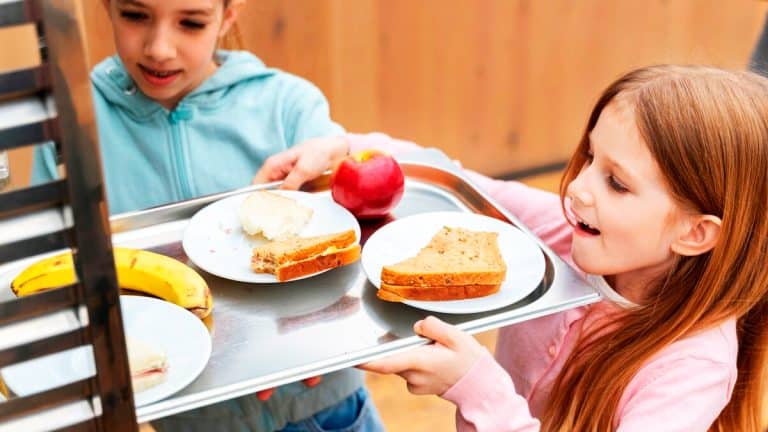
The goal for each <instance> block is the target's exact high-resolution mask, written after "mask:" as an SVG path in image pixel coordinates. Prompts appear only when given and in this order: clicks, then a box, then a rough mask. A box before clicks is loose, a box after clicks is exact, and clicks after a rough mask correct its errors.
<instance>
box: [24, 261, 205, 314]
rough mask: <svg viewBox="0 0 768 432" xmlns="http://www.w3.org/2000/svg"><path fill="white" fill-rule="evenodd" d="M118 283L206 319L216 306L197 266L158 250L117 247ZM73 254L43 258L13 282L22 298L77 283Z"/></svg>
mask: <svg viewBox="0 0 768 432" xmlns="http://www.w3.org/2000/svg"><path fill="white" fill-rule="evenodd" d="M114 255H115V268H116V269H117V283H118V285H120V287H121V288H126V289H130V290H134V291H139V292H143V293H147V294H151V295H153V296H156V297H160V298H161V299H163V300H167V301H169V302H172V303H176V304H177V305H179V306H181V307H183V308H186V309H188V310H189V311H190V312H192V313H194V314H195V315H197V316H198V317H200V318H205V317H206V316H208V315H209V314H210V313H211V310H212V309H213V296H211V291H210V289H208V284H206V283H205V280H204V279H203V278H202V276H200V275H199V274H198V273H197V272H196V271H195V270H194V269H192V268H191V267H189V266H187V265H186V264H184V263H182V262H181V261H179V260H176V259H174V258H171V257H169V256H166V255H161V254H158V253H154V252H150V251H146V250H140V249H129V248H121V247H116V248H114ZM75 281H76V276H75V270H74V263H73V262H72V254H71V253H69V252H66V253H63V254H60V255H56V256H52V257H49V258H45V259H43V260H40V261H38V262H36V263H34V264H32V265H30V266H29V267H27V268H26V269H24V271H22V272H21V273H20V274H19V275H18V276H16V278H15V279H13V281H12V282H11V289H12V290H13V292H14V293H15V294H16V295H17V296H19V297H21V296H25V295H29V294H34V293H36V292H40V291H44V290H47V289H51V288H56V287H60V286H64V285H69V284H72V283H75Z"/></svg>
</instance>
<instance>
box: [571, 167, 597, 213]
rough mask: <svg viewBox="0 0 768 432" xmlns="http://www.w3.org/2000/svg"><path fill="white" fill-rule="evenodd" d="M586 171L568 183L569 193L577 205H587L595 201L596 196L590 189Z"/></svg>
mask: <svg viewBox="0 0 768 432" xmlns="http://www.w3.org/2000/svg"><path fill="white" fill-rule="evenodd" d="M586 186H587V181H586V178H585V176H584V171H582V173H581V174H579V175H578V176H576V178H575V179H573V181H572V182H571V183H570V184H569V185H568V190H567V195H568V196H569V197H571V199H572V200H573V201H574V203H575V204H576V205H577V206H582V207H587V206H591V205H593V204H594V203H595V199H594V196H593V195H592V193H591V192H590V191H589V188H588V187H586Z"/></svg>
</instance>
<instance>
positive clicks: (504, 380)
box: [349, 134, 738, 432]
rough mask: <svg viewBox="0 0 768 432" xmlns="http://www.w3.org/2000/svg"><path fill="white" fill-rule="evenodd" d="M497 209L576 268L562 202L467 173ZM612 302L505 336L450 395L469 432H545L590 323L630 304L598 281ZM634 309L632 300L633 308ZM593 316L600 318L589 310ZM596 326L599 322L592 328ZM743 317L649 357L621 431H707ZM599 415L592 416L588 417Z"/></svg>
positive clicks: (368, 140)
mask: <svg viewBox="0 0 768 432" xmlns="http://www.w3.org/2000/svg"><path fill="white" fill-rule="evenodd" d="M349 140H350V143H351V146H352V150H353V151H355V150H360V149H363V148H371V147H373V148H378V149H382V150H385V151H388V152H390V153H399V152H405V151H412V150H416V149H419V148H421V147H419V146H417V145H416V144H413V143H409V142H406V141H399V140H394V139H392V138H390V137H388V136H387V135H384V134H367V135H353V134H350V135H349ZM466 173H467V174H468V175H469V177H470V178H471V179H472V181H474V182H475V183H476V185H477V186H479V187H480V188H481V189H483V190H484V191H485V192H486V193H488V194H489V195H490V196H491V197H493V198H494V199H495V200H496V201H497V202H499V203H500V204H501V205H502V206H504V207H505V208H506V209H507V210H509V211H510V212H511V213H512V214H514V215H515V216H517V217H518V218H519V219H520V221H521V222H522V223H523V224H525V225H526V226H527V227H529V228H530V229H531V230H532V231H533V232H534V233H535V234H536V235H537V236H539V237H540V238H541V239H542V240H543V241H544V243H546V244H547V245H548V246H549V247H550V248H551V249H552V250H553V251H554V252H555V253H557V254H558V255H559V256H560V257H562V258H563V259H565V260H566V261H568V262H571V259H570V247H571V236H572V228H571V226H570V225H568V223H567V222H566V220H565V218H564V216H563V214H562V211H561V209H560V201H559V198H558V197H557V196H556V195H554V194H552V193H547V192H543V191H540V190H536V189H533V188H529V187H527V186H525V185H523V184H522V183H518V182H511V181H499V180H493V179H490V178H488V177H485V176H482V175H480V174H477V173H474V172H471V171H466ZM593 281H594V282H595V283H596V284H597V286H598V288H599V291H600V292H601V293H602V294H603V298H604V299H610V300H603V301H601V302H598V303H596V304H593V305H591V306H586V307H580V308H575V309H571V310H568V311H565V312H560V313H556V314H553V315H549V316H545V317H542V318H538V319H534V320H530V321H526V322H524V323H520V324H516V325H512V326H508V327H504V328H502V329H501V330H500V331H499V336H498V341H497V345H496V358H495V359H494V358H493V357H492V356H491V355H490V353H489V354H488V355H487V356H484V357H482V358H481V359H480V360H478V361H477V363H476V364H475V365H474V366H473V367H472V368H471V369H470V370H469V372H467V374H466V375H465V376H464V377H462V378H461V380H459V381H458V382H457V383H456V384H455V385H453V387H451V388H450V389H449V390H448V391H446V392H445V393H444V394H443V395H441V396H442V397H443V398H445V399H447V400H449V401H451V402H453V403H454V404H456V406H457V407H458V409H457V411H456V428H457V430H459V431H493V432H497V431H498V432H501V431H526V432H528V431H538V430H540V429H541V426H540V422H539V420H538V418H537V417H538V416H540V415H541V414H542V413H543V411H544V409H545V407H546V404H547V400H548V399H549V395H550V391H551V389H552V385H553V383H554V380H555V379H556V378H557V376H558V374H559V373H560V371H561V370H562V368H563V365H564V362H565V360H566V359H567V358H568V356H569V355H570V353H571V352H572V351H573V349H574V346H575V344H576V342H577V340H578V337H579V334H580V332H581V330H582V328H583V327H584V326H585V322H586V321H587V320H589V322H591V320H593V319H600V318H601V317H604V316H605V315H606V314H607V313H609V312H611V311H613V310H615V309H616V308H620V307H625V305H623V304H622V300H623V299H621V297H620V296H619V295H618V294H617V293H616V292H615V291H613V290H612V289H611V288H610V287H609V286H608V284H606V283H605V281H604V280H603V279H602V278H593ZM624 303H626V301H624ZM588 310H590V312H591V313H590V314H589V315H587V314H586V312H587V311H588ZM586 324H587V325H588V324H589V323H588V322H586ZM737 352H738V341H737V337H736V321H735V319H731V320H727V321H725V322H723V323H722V324H720V325H719V326H716V327H713V328H710V329H707V330H704V331H701V332H698V333H696V334H693V335H690V336H688V337H686V338H684V339H681V340H679V341H677V342H675V343H673V344H671V345H669V346H667V347H665V348H664V349H663V350H661V351H660V352H659V353H657V354H656V355H654V356H653V357H652V358H651V359H650V360H648V361H647V362H646V363H645V364H644V365H643V366H642V368H641V369H640V370H639V371H638V373H637V374H636V375H635V376H634V378H633V379H632V381H631V382H630V383H629V385H628V386H627V388H626V389H625V390H624V393H623V395H622V397H621V399H620V401H619V405H618V407H617V412H616V414H617V415H616V417H615V418H616V420H615V424H614V429H615V430H617V431H621V432H646V431H681V432H682V431H685V432H691V431H706V430H707V429H708V428H709V426H710V425H711V423H712V422H713V421H714V420H715V419H716V418H717V416H718V414H719V413H720V411H722V409H723V408H724V407H725V406H726V404H727V403H728V400H729V399H730V397H731V393H732V392H733V387H734V384H735V383H736V373H737V372H736V356H737ZM583 415H589V413H583Z"/></svg>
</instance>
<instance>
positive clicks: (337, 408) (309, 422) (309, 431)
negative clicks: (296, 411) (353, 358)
mask: <svg viewBox="0 0 768 432" xmlns="http://www.w3.org/2000/svg"><path fill="white" fill-rule="evenodd" d="M383 431H384V425H383V424H382V423H381V419H380V418H379V413H378V412H377V411H376V407H375V406H374V405H373V401H372V400H371V397H370V395H369V394H368V391H367V390H366V389H365V388H364V387H361V388H360V389H358V390H357V391H356V392H354V393H352V395H350V396H349V397H348V398H346V399H344V400H343V401H341V402H339V403H338V404H336V405H334V406H332V407H330V408H326V409H324V410H322V411H320V412H318V413H316V414H315V415H313V416H312V417H310V418H308V419H304V420H301V421H299V422H296V423H288V424H287V425H286V426H285V428H283V429H282V430H281V431H280V432H383Z"/></svg>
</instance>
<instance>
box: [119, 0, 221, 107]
mask: <svg viewBox="0 0 768 432" xmlns="http://www.w3.org/2000/svg"><path fill="white" fill-rule="evenodd" d="M105 1H108V9H109V16H110V18H111V20H112V26H113V29H114V37H115V45H116V47H117V53H118V54H119V55H120V59H121V60H122V61H123V63H124V65H125V67H126V69H127V70H128V73H129V74H130V75H131V78H133V80H134V81H135V82H136V84H137V85H138V87H139V88H140V89H141V91H142V92H143V93H144V94H145V95H147V96H148V97H149V98H151V99H154V100H155V101H157V102H158V103H160V104H161V105H163V106H164V107H166V108H168V109H173V108H174V107H175V106H176V104H177V103H178V102H179V100H181V99H182V98H183V97H184V96H185V95H187V94H188V93H189V92H191V91H192V90H194V89H195V88H196V87H197V86H199V85H200V84H201V83H202V82H203V81H204V80H205V79H206V78H208V77H209V76H210V75H211V74H213V72H214V71H215V70H216V67H217V65H216V63H215V62H214V60H213V53H214V50H215V47H216V42H217V40H218V38H219V36H220V35H223V34H224V32H226V30H227V29H228V28H229V26H230V25H231V23H232V22H233V21H234V14H233V13H229V12H227V11H225V10H224V5H223V1H222V0H105ZM225 12H227V13H225Z"/></svg>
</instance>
